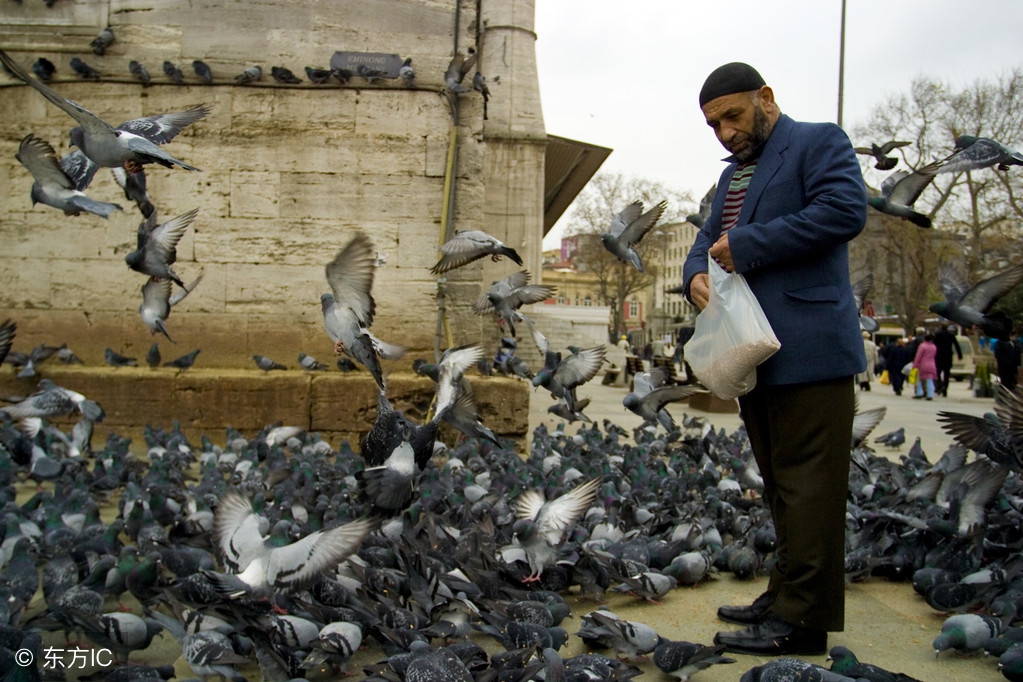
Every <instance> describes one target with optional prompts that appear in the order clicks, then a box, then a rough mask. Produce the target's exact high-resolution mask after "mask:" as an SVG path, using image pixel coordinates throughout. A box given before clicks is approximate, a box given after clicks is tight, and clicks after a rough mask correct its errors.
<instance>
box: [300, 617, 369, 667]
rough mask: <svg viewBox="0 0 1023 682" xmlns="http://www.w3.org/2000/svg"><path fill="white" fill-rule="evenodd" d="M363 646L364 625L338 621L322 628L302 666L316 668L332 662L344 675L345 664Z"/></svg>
mask: <svg viewBox="0 0 1023 682" xmlns="http://www.w3.org/2000/svg"><path fill="white" fill-rule="evenodd" d="M360 646H362V627H361V626H359V625H357V624H356V623H349V622H347V621H343V620H342V621H337V622H334V623H328V624H327V625H324V626H323V627H322V628H320V631H319V632H318V633H317V636H316V640H315V641H314V642H312V644H311V645H310V646H309V649H310V651H309V653H308V654H307V655H306V657H305V660H304V661H302V667H303V668H306V669H308V670H316V669H318V668H319V667H320V666H322V665H323V664H324V663H330V664H331V665H332V666H334V667H335V670H336V671H337V672H338V673H339V674H340V675H342V676H344V675H345V669H344V665H345V662H346V661H347V660H348V659H349V658H351V656H352V655H353V654H354V653H355V652H356V651H358V650H359V647H360Z"/></svg>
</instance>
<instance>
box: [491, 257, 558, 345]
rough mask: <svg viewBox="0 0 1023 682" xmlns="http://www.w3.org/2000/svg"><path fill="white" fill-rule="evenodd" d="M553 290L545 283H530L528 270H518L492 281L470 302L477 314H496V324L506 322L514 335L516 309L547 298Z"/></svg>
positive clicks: (551, 294) (552, 293) (509, 330)
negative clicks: (488, 286)
mask: <svg viewBox="0 0 1023 682" xmlns="http://www.w3.org/2000/svg"><path fill="white" fill-rule="evenodd" d="M555 291H556V290H555V288H554V287H552V286H548V285H545V284H530V283H529V271H527V270H519V271H518V272H513V273H512V274H510V275H508V276H507V277H505V278H503V279H500V280H498V281H496V282H494V283H493V284H492V285H491V286H490V289H488V290H487V293H485V294H483V295H482V296H480V297H479V298H478V299H476V302H475V303H473V304H472V311H473V312H474V313H476V314H477V315H488V314H490V313H493V314H495V315H497V320H498V324H499V325H502V324H507V325H508V332H509V333H510V334H511V335H512V336H515V322H516V318H517V317H518V314H517V313H516V311H517V310H518V309H519V308H521V307H522V306H524V305H529V304H531V303H539V302H541V301H545V300H547V299H548V298H550V297H551V296H553V295H554V293H555Z"/></svg>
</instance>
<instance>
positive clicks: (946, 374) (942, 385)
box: [934, 325, 963, 396]
mask: <svg viewBox="0 0 1023 682" xmlns="http://www.w3.org/2000/svg"><path fill="white" fill-rule="evenodd" d="M952 329H953V327H952V326H951V325H948V326H945V327H942V328H941V329H939V330H938V331H937V332H936V333H935V334H934V347H935V348H937V349H938V354H937V355H936V356H935V357H934V364H935V365H936V366H937V368H938V381H937V384H936V386H935V388H934V390H935V392H937V393H940V394H941V395H944V396H947V395H948V382H949V381H951V379H952V351H953V350H954V351H955V353H956V355H957V356H959V359H960V360H962V359H963V349H962V348H960V347H959V341H958V339H956V335H955V333H954V332H953V331H952Z"/></svg>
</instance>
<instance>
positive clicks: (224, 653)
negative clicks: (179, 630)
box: [181, 630, 249, 680]
mask: <svg viewBox="0 0 1023 682" xmlns="http://www.w3.org/2000/svg"><path fill="white" fill-rule="evenodd" d="M181 655H182V657H183V658H184V659H185V662H186V663H188V667H190V668H191V669H192V671H193V672H195V674H196V675H199V676H200V677H201V678H202V679H204V680H205V679H207V678H210V677H213V676H214V675H219V676H220V677H221V679H224V680H238V679H245V678H244V677H243V676H242V675H240V674H239V673H238V670H237V669H236V668H235V666H237V665H245V664H246V663H249V659H248V657H246V656H241V655H240V654H237V653H235V651H234V648H233V647H232V644H231V640H230V638H228V636H227V635H225V634H223V633H222V632H219V631H217V630H200V631H199V632H194V633H192V634H189V635H186V636H185V637H184V638H183V639H182V640H181Z"/></svg>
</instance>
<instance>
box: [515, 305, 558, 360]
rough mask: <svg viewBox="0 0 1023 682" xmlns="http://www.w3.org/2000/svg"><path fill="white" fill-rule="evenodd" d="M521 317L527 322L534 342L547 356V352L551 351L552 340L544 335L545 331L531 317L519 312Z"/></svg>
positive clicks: (541, 352) (542, 353)
mask: <svg viewBox="0 0 1023 682" xmlns="http://www.w3.org/2000/svg"><path fill="white" fill-rule="evenodd" d="M519 317H521V318H522V320H523V321H524V322H525V323H526V326H527V327H529V334H530V336H532V337H533V343H535V344H536V347H537V349H538V350H539V351H540V354H541V355H543V356H544V357H547V354H548V353H549V352H551V342H550V341H548V340H547V337H546V336H544V335H543V332H541V331H540V330H539V329H537V328H536V325H535V324H533V321H532V320H531V319H529V318H528V317H526V316H525V315H523V314H522V313H519Z"/></svg>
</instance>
